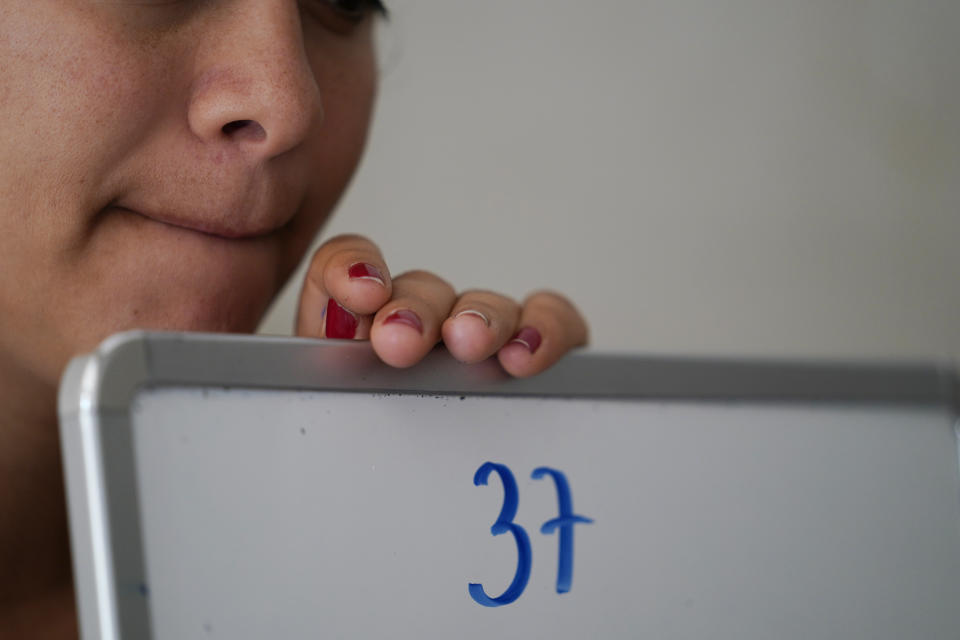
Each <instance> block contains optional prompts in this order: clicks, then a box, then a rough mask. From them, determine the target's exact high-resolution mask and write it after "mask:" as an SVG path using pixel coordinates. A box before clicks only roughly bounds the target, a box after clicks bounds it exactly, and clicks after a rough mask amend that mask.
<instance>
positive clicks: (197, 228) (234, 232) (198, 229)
mask: <svg viewBox="0 0 960 640" xmlns="http://www.w3.org/2000/svg"><path fill="white" fill-rule="evenodd" d="M112 207H113V208H114V209H117V210H119V211H124V212H126V213H130V214H133V215H136V216H140V217H142V218H146V219H148V220H152V221H153V222H158V223H160V224H163V225H166V226H169V227H175V228H177V229H183V230H185V231H193V232H195V233H198V234H200V235H204V236H207V237H210V238H216V239H219V240H232V241H240V240H256V239H261V238H267V237H270V236H273V235H276V234H277V233H278V232H280V231H281V230H282V229H284V228H285V227H286V226H287V225H289V224H290V220H287V221H286V222H284V223H283V224H280V225H269V224H266V225H265V224H259V225H257V224H243V223H235V224H225V223H213V222H207V221H203V220H190V219H187V218H186V217H181V216H176V215H169V214H161V213H156V212H146V211H144V210H142V209H139V208H136V209H135V208H132V207H128V206H125V205H123V204H113V205H112Z"/></svg>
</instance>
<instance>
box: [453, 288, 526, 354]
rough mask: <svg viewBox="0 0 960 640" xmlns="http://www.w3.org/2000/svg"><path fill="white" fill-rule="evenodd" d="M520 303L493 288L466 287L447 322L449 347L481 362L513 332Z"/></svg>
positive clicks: (518, 318) (455, 352) (518, 317)
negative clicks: (467, 289) (488, 289)
mask: <svg viewBox="0 0 960 640" xmlns="http://www.w3.org/2000/svg"><path fill="white" fill-rule="evenodd" d="M519 320H520V305H519V304H517V303H516V302H515V301H514V300H512V299H511V298H508V297H506V296H503V295H500V294H498V293H493V292H491V291H466V292H464V293H463V294H461V295H460V298H459V299H458V300H457V303H456V304H455V305H454V306H453V310H452V311H451V312H450V317H449V318H447V319H446V320H445V321H444V322H443V326H442V327H441V335H442V336H443V343H444V344H445V345H446V347H447V350H449V351H450V353H451V354H452V355H453V357H455V358H456V359H457V360H460V361H461V362H479V361H480V360H486V359H487V358H489V357H490V356H492V355H493V354H495V353H496V352H497V350H498V349H500V347H502V346H503V345H504V344H506V342H507V341H508V340H509V339H510V338H511V337H512V336H513V334H514V333H515V332H516V330H517V323H518V322H519Z"/></svg>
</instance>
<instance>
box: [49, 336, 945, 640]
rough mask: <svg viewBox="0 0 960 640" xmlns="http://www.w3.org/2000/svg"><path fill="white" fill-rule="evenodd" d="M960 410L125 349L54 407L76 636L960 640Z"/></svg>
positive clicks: (214, 341) (795, 390)
mask: <svg viewBox="0 0 960 640" xmlns="http://www.w3.org/2000/svg"><path fill="white" fill-rule="evenodd" d="M955 394H956V377H955V375H954V374H953V372H952V370H951V369H950V368H949V367H934V366H923V365H913V366H890V365H876V364H874V365H867V364H860V365H849V364H839V363H832V364H830V363H820V364H816V363H773V362H752V363H744V362H740V363H735V362H730V361H708V360H701V361H697V360H689V359H686V360H676V359H673V360H672V359H667V358H660V359H654V358H638V357H634V358H626V357H603V356H594V355H580V356H575V357H572V358H569V359H568V361H566V362H564V363H563V364H562V365H561V366H560V367H558V368H557V370H556V371H554V372H551V373H550V374H547V375H545V376H542V377H540V378H538V379H532V380H528V381H515V380H510V379H508V378H506V376H504V375H503V374H502V372H501V371H499V369H498V368H497V366H496V365H495V363H484V364H482V365H479V366H470V367H468V366H465V365H459V364H457V363H455V362H453V361H452V359H451V358H449V357H448V356H447V355H446V354H445V353H443V352H442V351H438V352H436V353H434V354H432V355H431V356H430V357H429V358H428V361H427V362H425V363H424V364H422V365H420V366H418V367H416V368H414V369H413V370H408V371H397V370H392V369H389V368H388V367H386V366H384V365H381V364H379V363H378V362H376V359H375V357H374V356H373V354H372V353H371V352H370V350H369V345H365V344H359V343H343V342H330V343H320V342H316V341H306V340H292V339H285V340H277V339H273V340H272V339H264V338H239V337H227V336H198V335H185V334H140V333H135V334H126V335H122V336H118V337H116V338H114V339H112V341H108V343H105V345H104V346H103V347H101V349H100V351H98V352H97V353H95V354H92V355H91V356H88V357H86V358H84V359H81V360H77V361H75V362H74V363H73V364H72V365H71V368H70V370H68V372H67V374H66V376H65V378H64V382H63V387H62V389H61V415H62V431H63V442H64V457H65V464H66V469H67V478H68V494H69V503H70V510H71V514H70V515H71V534H72V541H73V546H74V560H75V565H76V566H75V569H76V580H77V588H78V599H79V604H80V614H81V624H82V628H83V633H84V638H87V639H89V638H101V637H103V638H117V637H130V638H134V637H135V638H155V639H157V640H165V639H167V638H210V637H228V638H264V637H278V638H316V637H324V638H327V637H329V638H338V637H350V638H373V637H378V638H379V637H387V636H389V637H410V638H450V637H457V638H488V637H490V636H491V634H496V635H497V636H498V637H520V636H521V635H523V636H526V637H554V638H582V637H585V636H588V635H589V636H593V637H602V638H634V637H654V638H665V637H670V638H703V637H711V638H738V639H743V638H770V637H777V638H810V637H817V638H833V637H837V638H841V637H842V638H903V637H924V638H953V639H955V638H956V637H958V635H960V607H957V602H960V475H958V448H957V436H956V431H955V429H956V422H957V412H956V409H955V399H956V398H955ZM562 487H565V489H564V488H562ZM508 495H512V499H508V498H507V496H508ZM511 502H515V508H514V509H511V506H514V505H511V504H510V503H511ZM563 503H566V504H563ZM504 511H505V512H506V513H502V512H504ZM511 511H513V513H511ZM498 517H500V518H499V519H501V520H503V521H504V524H503V525H501V526H500V527H499V530H500V531H501V533H499V534H498V535H492V532H491V528H492V527H493V526H494V524H495V522H496V521H497V520H498ZM558 518H559V521H558ZM551 522H552V523H553V526H552V527H551V525H550V524H548V523H551ZM545 524H546V525H547V526H546V527H545V526H544V525H545ZM471 585H472V586H471Z"/></svg>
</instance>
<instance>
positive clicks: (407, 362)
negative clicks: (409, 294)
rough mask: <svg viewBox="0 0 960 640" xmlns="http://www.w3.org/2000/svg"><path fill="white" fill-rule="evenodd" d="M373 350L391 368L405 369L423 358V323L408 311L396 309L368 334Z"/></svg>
mask: <svg viewBox="0 0 960 640" xmlns="http://www.w3.org/2000/svg"><path fill="white" fill-rule="evenodd" d="M370 341H371V342H372V343H373V350H374V351H375V352H376V353H377V355H378V356H379V357H380V359H381V360H383V361H384V362H386V363H387V364H388V365H390V366H391V367H397V368H399V369H405V368H407V367H411V366H413V365H415V364H416V363H418V362H419V361H420V360H421V359H422V358H423V356H424V345H423V321H422V320H421V319H420V316H419V315H417V314H416V313H415V312H413V311H411V310H409V309H397V310H395V311H393V312H392V313H390V314H389V315H388V316H387V317H385V318H384V319H383V321H382V322H380V324H379V325H377V326H375V327H374V329H373V330H372V331H371V333H370Z"/></svg>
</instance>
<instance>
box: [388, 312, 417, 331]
mask: <svg viewBox="0 0 960 640" xmlns="http://www.w3.org/2000/svg"><path fill="white" fill-rule="evenodd" d="M393 322H396V323H398V324H405V325H407V326H408V327H411V328H413V329H416V330H417V333H420V334H422V333H423V323H422V322H420V316H418V315H417V314H415V313H414V312H413V311H410V310H409V309H397V310H396V311H394V312H393V313H391V314H390V315H388V316H387V317H386V319H384V321H383V324H390V323H393Z"/></svg>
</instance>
